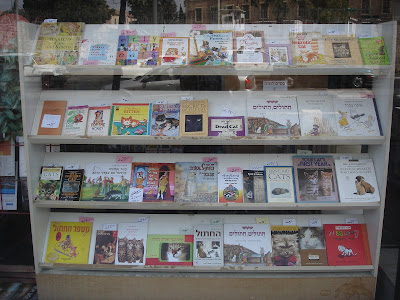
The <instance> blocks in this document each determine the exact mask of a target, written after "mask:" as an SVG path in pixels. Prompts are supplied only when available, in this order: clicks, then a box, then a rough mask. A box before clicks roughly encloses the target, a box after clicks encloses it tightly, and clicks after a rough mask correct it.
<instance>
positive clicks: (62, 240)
mask: <svg viewBox="0 0 400 300" xmlns="http://www.w3.org/2000/svg"><path fill="white" fill-rule="evenodd" d="M92 225H93V224H92V223H85V222H56V221H54V222H51V224H50V228H49V235H48V239H47V250H46V252H45V253H44V262H45V263H61V264H87V263H88V259H89V248H90V238H91V236H92Z"/></svg>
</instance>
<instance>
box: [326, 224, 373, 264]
mask: <svg viewBox="0 0 400 300" xmlns="http://www.w3.org/2000/svg"><path fill="white" fill-rule="evenodd" d="M324 231H325V242H326V252H327V256H328V265H329V266H355V265H371V264H372V263H371V254H370V250H369V243H368V234H367V227H366V226H365V224H324Z"/></svg>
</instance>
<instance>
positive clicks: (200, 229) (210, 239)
mask: <svg viewBox="0 0 400 300" xmlns="http://www.w3.org/2000/svg"><path fill="white" fill-rule="evenodd" d="M193 231H194V241H193V247H194V250H193V251H194V252H193V265H194V266H221V267H222V266H223V265H224V252H223V246H224V228H223V225H204V224H203V225H194V227H193Z"/></svg>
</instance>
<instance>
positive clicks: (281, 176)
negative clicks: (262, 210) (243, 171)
mask: <svg viewBox="0 0 400 300" xmlns="http://www.w3.org/2000/svg"><path fill="white" fill-rule="evenodd" d="M264 173H265V191H266V194H267V202H268V203H282V202H284V203H295V202H296V192H295V187H294V174H293V167H266V166H265V167H264Z"/></svg>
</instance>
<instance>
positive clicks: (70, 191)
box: [60, 169, 85, 201]
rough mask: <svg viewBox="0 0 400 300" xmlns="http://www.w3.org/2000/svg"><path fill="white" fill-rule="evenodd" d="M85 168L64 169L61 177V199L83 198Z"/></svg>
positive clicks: (74, 199)
mask: <svg viewBox="0 0 400 300" xmlns="http://www.w3.org/2000/svg"><path fill="white" fill-rule="evenodd" d="M84 171H85V170H83V169H79V170H64V172H63V174H62V178H61V190H60V200H61V201H79V200H80V199H81V192H82V183H83V176H84Z"/></svg>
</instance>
